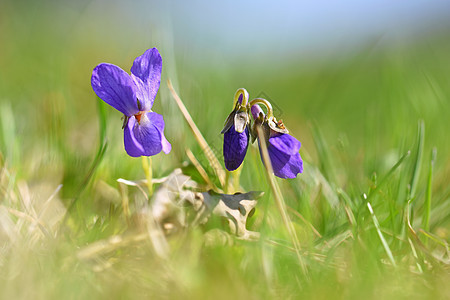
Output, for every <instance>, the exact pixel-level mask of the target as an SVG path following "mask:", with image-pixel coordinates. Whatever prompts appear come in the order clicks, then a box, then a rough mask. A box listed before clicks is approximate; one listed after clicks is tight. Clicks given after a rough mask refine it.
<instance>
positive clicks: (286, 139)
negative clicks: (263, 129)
mask: <svg viewBox="0 0 450 300" xmlns="http://www.w3.org/2000/svg"><path fill="white" fill-rule="evenodd" d="M271 135H272V136H271V137H270V138H269V144H270V145H271V146H273V147H275V148H277V149H278V150H279V151H281V152H283V153H286V154H288V155H294V154H296V153H298V150H300V147H301V144H300V142H299V141H298V140H297V139H296V138H295V137H293V136H292V135H290V134H283V133H272V134H271Z"/></svg>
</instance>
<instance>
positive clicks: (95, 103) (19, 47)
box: [0, 7, 450, 299]
mask: <svg viewBox="0 0 450 300" xmlns="http://www.w3.org/2000/svg"><path fill="white" fill-rule="evenodd" d="M6 8H8V7H6ZM24 14H25V13H24ZM0 16H1V17H2V23H0V24H2V25H3V26H0V44H1V45H2V49H1V50H0V51H1V55H0V167H1V171H0V298H2V299H25V298H27V299H95V298H113V299H115V298H150V297H155V298H192V299H197V298H217V299H225V298H247V299H265V298H278V299H290V298H306V299H308V298H313V299H330V298H335V299H344V298H345V299H348V298H350V299H362V298H365V299H423V298H429V299H448V298H450V285H449V284H448V282H450V272H449V270H450V267H449V263H450V257H449V249H448V243H449V239H450V201H449V200H450V187H449V185H448V182H449V178H450V158H449V155H448V154H449V153H450V141H449V139H448V132H449V128H450V127H449V121H448V120H450V84H449V78H450V56H449V55H448V53H450V41H449V40H448V39H443V38H440V37H446V36H448V33H445V32H444V33H442V34H441V35H439V34H438V35H436V36H434V37H432V38H428V39H421V40H419V41H415V42H411V43H409V44H399V45H396V46H391V47H383V46H379V45H370V46H367V47H363V48H361V49H359V50H357V51H355V52H354V53H353V54H349V55H346V56H341V57H331V58H330V59H328V60H327V59H325V60H322V61H313V62H305V61H301V60H298V61H296V60H290V61H285V62H283V61H280V63H277V64H268V65H265V64H252V63H243V62H234V61H232V62H230V63H228V62H224V61H220V60H219V61H217V60H208V56H207V57H206V58H205V60H206V62H203V63H202V62H198V61H196V62H191V61H186V60H184V59H183V55H182V53H181V54H180V53H178V55H179V56H176V55H175V56H170V55H165V53H168V52H169V51H168V50H167V48H166V51H165V47H161V48H160V52H161V54H162V56H163V61H164V69H163V79H162V81H161V88H160V91H159V93H158V96H157V98H156V101H155V107H154V110H155V111H156V112H158V113H161V114H163V115H164V118H165V121H166V137H167V138H168V139H169V140H170V142H171V143H172V152H171V153H170V154H168V155H165V154H159V155H157V156H155V157H153V160H152V162H153V166H152V169H153V178H161V177H164V176H167V175H168V174H170V173H171V172H172V171H173V170H174V169H175V168H181V169H182V171H183V173H184V174H186V175H188V176H191V178H192V179H193V180H194V181H196V182H198V183H199V184H200V190H206V189H207V186H206V184H205V181H204V179H203V178H202V176H201V175H200V174H199V172H198V170H197V169H196V168H195V167H194V165H193V164H192V162H191V160H190V159H189V157H188V155H187V153H186V150H187V149H189V150H190V151H192V153H193V154H194V156H195V157H196V158H197V159H198V161H199V162H200V164H201V165H202V166H203V168H204V169H205V171H206V173H207V175H208V176H209V178H210V179H211V180H212V181H213V183H214V184H215V185H217V186H218V187H221V183H220V181H219V179H218V178H217V177H216V176H215V173H214V172H213V168H212V167H211V166H210V165H209V162H208V160H207V159H206V156H205V153H204V152H203V151H202V148H201V147H200V145H199V144H198V143H197V141H196V139H195V137H194V135H193V134H192V132H191V130H190V128H189V126H188V125H187V123H186V122H185V120H184V118H183V115H182V114H181V112H180V110H179V109H178V107H177V105H176V103H175V101H174V99H173V97H172V96H171V94H170V91H169V89H168V86H167V83H166V82H167V79H170V80H172V81H173V82H174V86H175V89H176V90H177V92H178V94H179V95H180V97H181V98H182V100H183V101H184V104H185V105H186V107H187V109H188V110H189V112H190V113H191V115H192V118H193V120H194V121H195V123H196V125H197V126H198V128H199V129H200V131H201V132H202V134H203V136H204V137H205V139H206V140H207V141H208V143H209V145H210V146H211V148H212V150H213V152H214V153H215V154H216V155H217V156H218V159H219V161H220V162H221V163H222V164H223V159H222V157H221V148H222V135H220V130H221V129H222V126H223V122H224V120H225V118H226V117H227V115H228V113H229V112H230V111H231V106H232V101H233V100H232V98H233V95H234V92H235V91H236V89H237V88H239V87H245V88H246V89H247V90H248V91H249V93H250V97H251V98H253V97H257V96H263V97H266V98H268V99H270V100H271V101H272V103H273V104H274V106H275V112H276V114H277V116H278V117H279V118H282V119H283V120H284V123H285V124H286V125H287V126H288V127H289V129H290V131H291V133H292V134H293V135H294V136H295V137H296V138H297V139H299V140H300V141H301V142H302V148H301V150H300V154H301V155H302V157H303V159H304V172H303V174H300V175H299V176H298V177H297V178H296V179H290V180H282V179H279V178H277V179H276V187H275V189H273V188H271V187H270V184H269V182H268V179H267V177H266V175H265V172H264V166H263V164H262V163H261V160H260V156H259V153H258V147H257V146H256V145H252V146H251V147H249V151H248V153H247V157H246V160H245V162H244V165H243V167H242V172H241V176H240V187H239V188H238V190H239V191H241V192H248V191H263V192H264V195H263V196H262V197H261V198H260V199H259V200H258V204H257V206H256V211H255V214H254V215H253V216H252V217H251V218H249V222H248V224H247V228H248V229H250V230H252V231H257V232H259V233H260V234H261V236H260V238H259V239H258V240H253V241H248V240H242V239H238V238H235V237H234V236H233V235H231V234H228V233H227V227H226V226H224V227H220V224H219V225H218V226H219V229H217V228H215V229H212V227H210V226H196V227H189V228H186V229H184V230H180V231H178V232H176V233H174V234H171V235H169V236H167V237H166V239H165V240H166V241H167V245H166V248H165V250H164V254H161V252H160V250H158V249H157V246H155V243H154V237H152V236H151V235H150V234H147V235H145V234H144V235H142V234H141V233H142V232H139V231H138V230H137V229H136V228H134V226H136V225H135V223H133V220H132V219H133V216H136V214H137V213H139V212H140V211H141V210H142V208H143V207H146V206H147V204H148V201H147V200H146V199H145V197H144V196H143V195H142V192H141V191H140V190H139V189H138V188H136V187H133V186H125V185H123V184H120V183H119V182H118V181H117V180H118V179H119V178H123V179H127V180H140V179H143V178H145V174H144V171H143V169H142V160H141V159H134V158H131V157H129V156H127V155H126V153H125V151H124V150H123V141H122V138H123V137H122V134H123V133H122V130H121V129H120V127H121V125H122V121H121V120H120V117H121V115H120V113H118V112H117V111H115V110H114V109H112V108H111V107H109V106H107V105H106V104H104V103H103V102H101V100H99V99H98V98H97V97H96V95H95V94H94V92H93V91H92V88H91V86H90V76H91V72H92V68H93V67H94V66H95V65H96V64H98V63H100V62H103V61H107V62H111V63H115V64H117V65H119V66H121V67H122V68H123V69H125V70H129V67H130V66H131V62H132V60H133V59H134V58H135V57H136V56H138V55H140V54H141V53H142V52H143V51H145V49H147V48H149V47H152V46H158V44H157V43H156V44H149V43H148V42H146V41H140V42H136V43H135V44H130V45H128V46H127V47H122V48H120V47H119V48H117V47H108V45H110V46H112V45H114V43H113V42H112V41H111V40H109V39H107V38H104V39H103V40H102V41H99V40H97V39H95V38H94V37H93V35H92V34H91V35H87V37H85V36H83V35H81V33H80V32H81V31H84V28H83V27H82V26H81V25H79V27H80V28H79V29H76V30H72V31H70V33H71V38H70V39H69V38H67V37H66V36H65V35H64V34H65V33H66V28H52V27H51V24H50V23H46V22H47V21H45V20H47V19H46V18H45V15H44V17H39V16H35V15H33V16H28V17H29V18H26V19H24V20H21V21H20V22H19V21H17V20H16V19H12V18H9V19H8V14H7V13H6V12H5V10H3V14H2V13H0ZM27 22H28V23H27ZM30 28H31V29H30ZM44 33H45V34H44ZM130 39H132V38H131V37H130ZM102 43H106V45H105V44H102ZM106 49H108V50H109V51H108V52H105V51H106ZM155 188H158V184H155ZM277 189H279V190H280V191H281V194H282V197H283V198H284V201H285V203H286V207H287V212H288V216H289V218H290V221H291V224H290V225H291V226H292V228H293V230H294V232H295V235H296V236H297V237H298V241H299V249H298V252H296V249H295V247H294V246H295V245H293V243H292V241H293V238H294V237H293V232H292V231H289V230H287V228H286V226H285V224H284V223H283V220H282V217H281V215H280V211H279V209H278V207H277V205H276V201H275V200H274V193H276V191H277ZM124 203H126V204H127V207H124ZM130 220H131V221H130ZM144 233H145V231H144ZM211 240H212V242H211Z"/></svg>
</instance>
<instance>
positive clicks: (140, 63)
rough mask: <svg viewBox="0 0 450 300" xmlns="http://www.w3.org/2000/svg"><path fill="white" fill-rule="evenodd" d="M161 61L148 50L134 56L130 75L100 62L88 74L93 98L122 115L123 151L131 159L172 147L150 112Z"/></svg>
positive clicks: (159, 120)
mask: <svg viewBox="0 0 450 300" xmlns="http://www.w3.org/2000/svg"><path fill="white" fill-rule="evenodd" d="M161 70H162V59H161V55H160V54H159V52H158V49H156V48H151V49H148V50H147V51H145V52H144V54H142V55H141V56H139V57H137V58H136V59H135V60H134V62H133V66H132V67H131V75H130V74H128V73H127V72H125V71H124V70H122V69H121V68H119V67H118V66H116V65H113V64H108V63H101V64H99V65H97V66H96V67H95V68H94V70H93V71H92V78H91V84H92V88H93V89H94V92H95V93H96V94H97V96H98V97H99V98H100V99H102V100H103V101H105V102H106V103H108V104H109V105H111V106H112V107H114V108H115V109H117V110H118V111H120V112H121V113H123V114H124V118H125V119H124V123H123V128H124V145H125V151H126V152H127V153H128V155H130V156H132V157H139V156H152V155H156V154H158V153H159V152H161V151H163V152H164V153H166V154H167V153H169V152H170V150H171V148H172V146H171V145H170V143H169V142H168V141H167V139H166V137H165V136H164V119H163V117H162V116H161V115H160V114H157V113H155V112H153V111H152V110H151V108H152V106H153V102H154V101H155V97H156V94H157V92H158V89H159V85H160V81H161Z"/></svg>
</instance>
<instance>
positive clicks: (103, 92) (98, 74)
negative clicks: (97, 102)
mask: <svg viewBox="0 0 450 300" xmlns="http://www.w3.org/2000/svg"><path fill="white" fill-rule="evenodd" d="M91 84H92V88H93V89H94V92H95V93H96V94H97V96H98V97H100V99H102V100H103V101H105V102H106V103H108V104H109V105H111V106H112V107H114V108H115V109H117V110H118V111H120V112H121V113H123V114H124V115H126V116H129V117H130V116H132V115H134V114H137V113H138V112H139V109H138V106H137V101H136V93H135V84H134V82H133V80H132V79H131V77H130V75H128V74H127V73H126V72H125V71H124V70H122V69H121V68H119V67H118V66H115V65H112V64H106V63H103V64H99V65H98V66H96V67H95V68H94V70H93V71H92V77H91Z"/></svg>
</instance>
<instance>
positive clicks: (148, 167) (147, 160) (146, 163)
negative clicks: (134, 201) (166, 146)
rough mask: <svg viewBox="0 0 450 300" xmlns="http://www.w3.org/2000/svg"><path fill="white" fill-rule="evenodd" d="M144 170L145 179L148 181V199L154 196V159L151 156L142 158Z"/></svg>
mask: <svg viewBox="0 0 450 300" xmlns="http://www.w3.org/2000/svg"><path fill="white" fill-rule="evenodd" d="M142 168H143V169H144V173H145V179H147V189H148V198H149V199H150V197H151V196H152V195H153V183H152V177H153V171H152V158H151V157H150V156H148V157H147V156H142Z"/></svg>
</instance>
